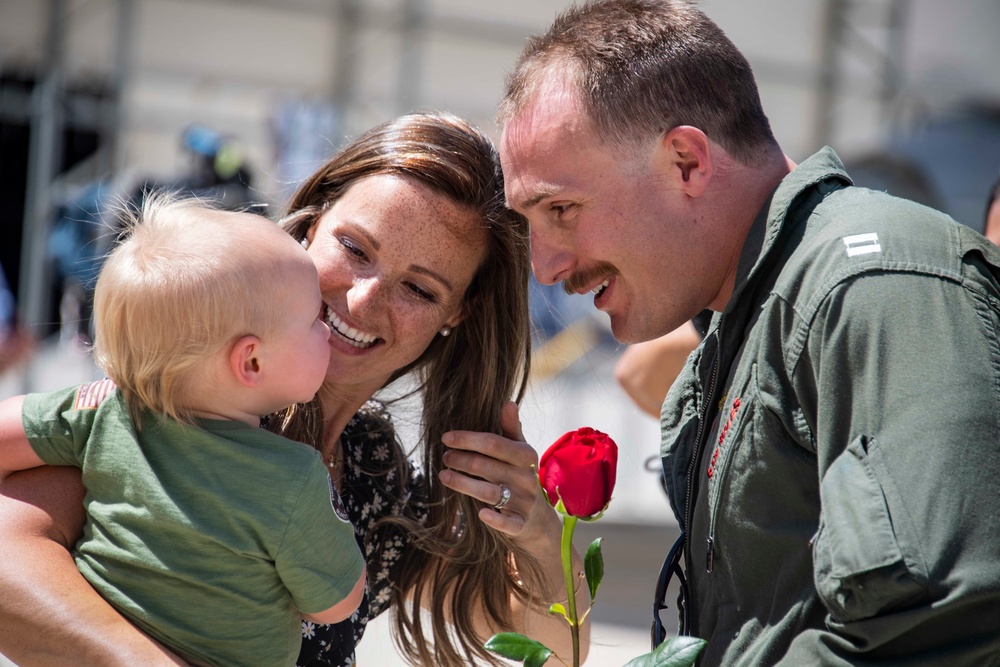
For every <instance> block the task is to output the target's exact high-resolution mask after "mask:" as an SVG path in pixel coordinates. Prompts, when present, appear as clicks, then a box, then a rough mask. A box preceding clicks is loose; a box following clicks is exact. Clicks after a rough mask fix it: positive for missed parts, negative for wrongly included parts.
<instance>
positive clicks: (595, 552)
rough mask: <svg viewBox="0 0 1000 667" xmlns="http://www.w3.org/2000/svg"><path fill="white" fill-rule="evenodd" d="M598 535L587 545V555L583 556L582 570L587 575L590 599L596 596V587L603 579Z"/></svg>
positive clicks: (602, 562)
mask: <svg viewBox="0 0 1000 667" xmlns="http://www.w3.org/2000/svg"><path fill="white" fill-rule="evenodd" d="M603 539H604V538H602V537H598V538H597V539H596V540H594V541H593V542H591V544H590V546H589V547H587V555H586V556H584V557H583V571H584V572H585V573H586V575H587V586H588V588H590V600H591V602H593V601H594V600H595V599H596V598H597V589H598V588H600V586H601V580H602V579H604V555H603V554H602V553H601V541H602V540H603Z"/></svg>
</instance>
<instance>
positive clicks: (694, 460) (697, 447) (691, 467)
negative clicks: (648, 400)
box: [684, 316, 724, 572]
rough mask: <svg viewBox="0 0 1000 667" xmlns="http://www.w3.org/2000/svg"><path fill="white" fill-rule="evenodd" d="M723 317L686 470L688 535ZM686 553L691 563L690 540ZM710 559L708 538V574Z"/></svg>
mask: <svg viewBox="0 0 1000 667" xmlns="http://www.w3.org/2000/svg"><path fill="white" fill-rule="evenodd" d="M723 317H724V316H720V317H719V326H717V327H716V328H715V356H714V358H713V359H712V374H711V375H710V376H709V379H708V391H707V392H705V394H704V399H705V400H704V405H702V411H701V416H700V418H699V420H698V437H697V438H696V439H695V443H694V452H693V453H692V455H691V461H690V463H688V470H687V493H686V495H685V501H686V502H685V510H686V511H685V514H686V518H687V522H686V524H685V525H686V526H687V531H688V532H689V533H690V531H691V528H692V526H691V524H692V522H693V521H694V507H693V500H694V479H695V473H696V471H695V469H696V468H697V467H698V457H699V456H700V455H701V444H702V438H703V437H704V435H705V420H706V419H708V411H709V406H711V404H712V400H713V394H714V393H715V382H716V380H717V379H718V375H719V360H720V357H721V356H722V336H721V335H720V333H721V332H722V320H723ZM685 550H686V553H685V554H684V561H685V562H686V563H692V562H693V555H692V549H691V540H687V544H685ZM712 557H713V547H712V538H711V537H709V538H708V554H707V560H706V563H705V565H706V569H707V571H708V572H711V571H712Z"/></svg>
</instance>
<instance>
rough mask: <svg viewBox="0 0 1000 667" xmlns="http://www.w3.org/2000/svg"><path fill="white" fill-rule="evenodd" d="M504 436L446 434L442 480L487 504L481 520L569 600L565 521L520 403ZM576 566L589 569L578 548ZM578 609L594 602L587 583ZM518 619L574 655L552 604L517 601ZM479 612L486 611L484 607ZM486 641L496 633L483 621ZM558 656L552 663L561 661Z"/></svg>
mask: <svg viewBox="0 0 1000 667" xmlns="http://www.w3.org/2000/svg"><path fill="white" fill-rule="evenodd" d="M501 425H502V427H503V436H499V435H494V434H492V433H475V432H472V431H451V432H449V433H445V434H444V436H443V437H442V441H443V442H444V444H445V445H447V446H448V447H450V448H451V450H450V451H448V452H447V453H445V455H444V464H445V465H446V466H447V469H446V470H442V471H441V472H440V479H441V483H442V484H444V485H445V486H447V487H448V488H450V489H453V490H455V491H458V492H459V493H464V494H465V495H467V496H471V497H472V498H476V499H478V500H481V501H482V502H484V503H486V505H487V506H486V507H484V508H482V509H481V510H479V518H480V519H481V520H482V521H483V523H485V524H486V525H488V526H489V527H491V528H493V529H494V530H499V531H502V532H504V533H506V534H508V535H510V536H511V537H512V538H513V539H514V540H515V541H517V543H518V545H519V546H520V547H521V548H523V549H524V550H525V551H527V552H528V553H530V554H531V555H532V556H534V557H535V559H537V561H538V563H539V565H541V568H542V573H541V574H542V576H543V577H544V581H542V582H540V584H541V591H540V595H541V597H542V599H543V600H548V601H551V602H555V601H565V599H566V592H565V591H566V589H565V580H564V578H563V570H562V555H561V550H560V549H561V547H560V542H561V538H562V521H560V519H559V515H558V514H556V511H555V510H554V509H553V508H552V506H551V505H549V503H548V501H547V500H546V499H545V496H544V495H543V494H542V490H541V487H540V486H539V485H538V472H537V469H538V453H537V452H536V451H535V450H534V449H533V448H532V447H531V446H530V445H529V444H527V443H526V442H524V436H523V435H522V433H521V422H520V420H519V419H518V414H517V405H515V404H514V403H508V404H507V405H505V406H504V409H503V415H502V417H501ZM503 488H508V489H510V499H509V500H508V501H507V502H506V503H505V504H504V505H503V507H502V509H500V510H496V509H494V507H493V506H494V505H496V504H497V503H498V502H499V501H500V500H501V498H502V496H503ZM573 569H574V571H576V572H578V573H579V572H581V571H582V570H583V559H582V558H581V557H580V554H579V553H578V552H577V551H576V550H575V549H574V550H573ZM576 602H577V608H578V609H581V610H582V609H586V608H587V605H589V603H590V599H589V593H588V589H587V587H586V586H581V587H580V590H578V591H577V597H576ZM511 603H512V604H511V611H512V612H513V615H512V618H516V619H521V623H522V624H523V625H521V626H520V627H518V628H517V630H518V631H519V632H522V633H523V634H526V635H528V636H529V637H532V638H533V639H537V640H538V641H541V642H542V643H543V644H545V645H546V646H548V647H549V648H550V649H552V650H554V651H555V652H556V654H558V655H570V654H571V653H572V650H573V648H572V644H571V635H570V632H569V630H568V629H567V627H566V624H565V621H564V620H563V619H561V618H559V617H557V616H554V615H552V614H549V613H548V604H544V605H541V606H539V605H531V606H528V607H522V606H521V605H520V604H519V603H517V602H516V601H514V600H512V601H511ZM473 614H474V615H477V614H478V615H482V612H481V611H479V610H476V611H473ZM479 625H480V626H481V628H482V635H483V639H484V640H485V639H486V638H487V637H488V636H489V635H491V634H492V631H491V630H490V629H489V626H488V625H487V624H486V623H485V622H482V623H480V624H479ZM580 641H581V645H580V646H581V658H582V659H586V656H587V653H588V650H589V645H590V619H589V618H587V619H586V620H584V621H583V624H582V625H581V627H580ZM557 662H558V661H557V659H556V658H555V657H553V658H552V659H550V660H549V662H548V663H546V664H550V663H551V664H557Z"/></svg>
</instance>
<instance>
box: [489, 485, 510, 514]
mask: <svg viewBox="0 0 1000 667" xmlns="http://www.w3.org/2000/svg"><path fill="white" fill-rule="evenodd" d="M497 486H499V487H500V500H498V501H497V502H496V504H495V505H493V509H495V510H496V511H497V512H499V511H500V510H502V509H503V508H504V507H506V506H507V503H509V502H510V489H508V488H507V487H506V486H504V485H503V484H498V485H497Z"/></svg>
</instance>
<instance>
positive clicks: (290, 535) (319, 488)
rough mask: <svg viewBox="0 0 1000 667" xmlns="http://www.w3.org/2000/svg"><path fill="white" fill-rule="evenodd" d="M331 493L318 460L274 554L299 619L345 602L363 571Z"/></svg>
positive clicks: (351, 532) (350, 532)
mask: <svg viewBox="0 0 1000 667" xmlns="http://www.w3.org/2000/svg"><path fill="white" fill-rule="evenodd" d="M331 492H333V493H336V492H335V491H333V489H332V485H331V483H330V475H329V474H328V473H327V470H326V466H325V465H323V463H322V461H320V459H319V458H318V457H317V458H316V459H315V462H314V465H311V466H310V467H309V472H308V474H307V475H306V479H305V482H304V484H303V486H302V492H301V494H300V495H299V499H298V502H297V504H296V506H295V509H294V510H293V512H292V514H291V516H290V517H289V520H288V525H287V527H286V529H285V534H284V537H283V538H282V540H281V546H280V548H279V549H278V552H277V554H276V555H275V565H276V567H277V569H278V576H280V577H281V580H282V582H283V583H284V584H285V587H286V588H288V590H289V592H290V593H291V595H292V598H293V599H294V601H295V606H296V608H297V609H298V610H299V611H300V612H302V613H304V614H312V613H316V612H320V611H325V610H327V609H329V608H330V607H332V606H334V605H335V604H337V603H338V602H340V601H341V600H343V599H344V598H346V597H347V595H348V594H349V593H350V592H351V590H352V589H353V588H354V585H355V584H356V583H357V581H358V579H359V578H360V577H361V573H362V571H363V570H364V557H363V556H362V554H361V550H360V549H359V548H358V544H357V542H356V541H355V539H354V527H353V526H352V525H351V523H350V522H349V521H348V520H347V516H346V514H344V513H343V512H341V514H343V518H341V516H338V512H337V510H336V509H335V507H334V504H333V502H334V501H333V499H332V498H331ZM337 500H338V504H339V496H338V498H337Z"/></svg>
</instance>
